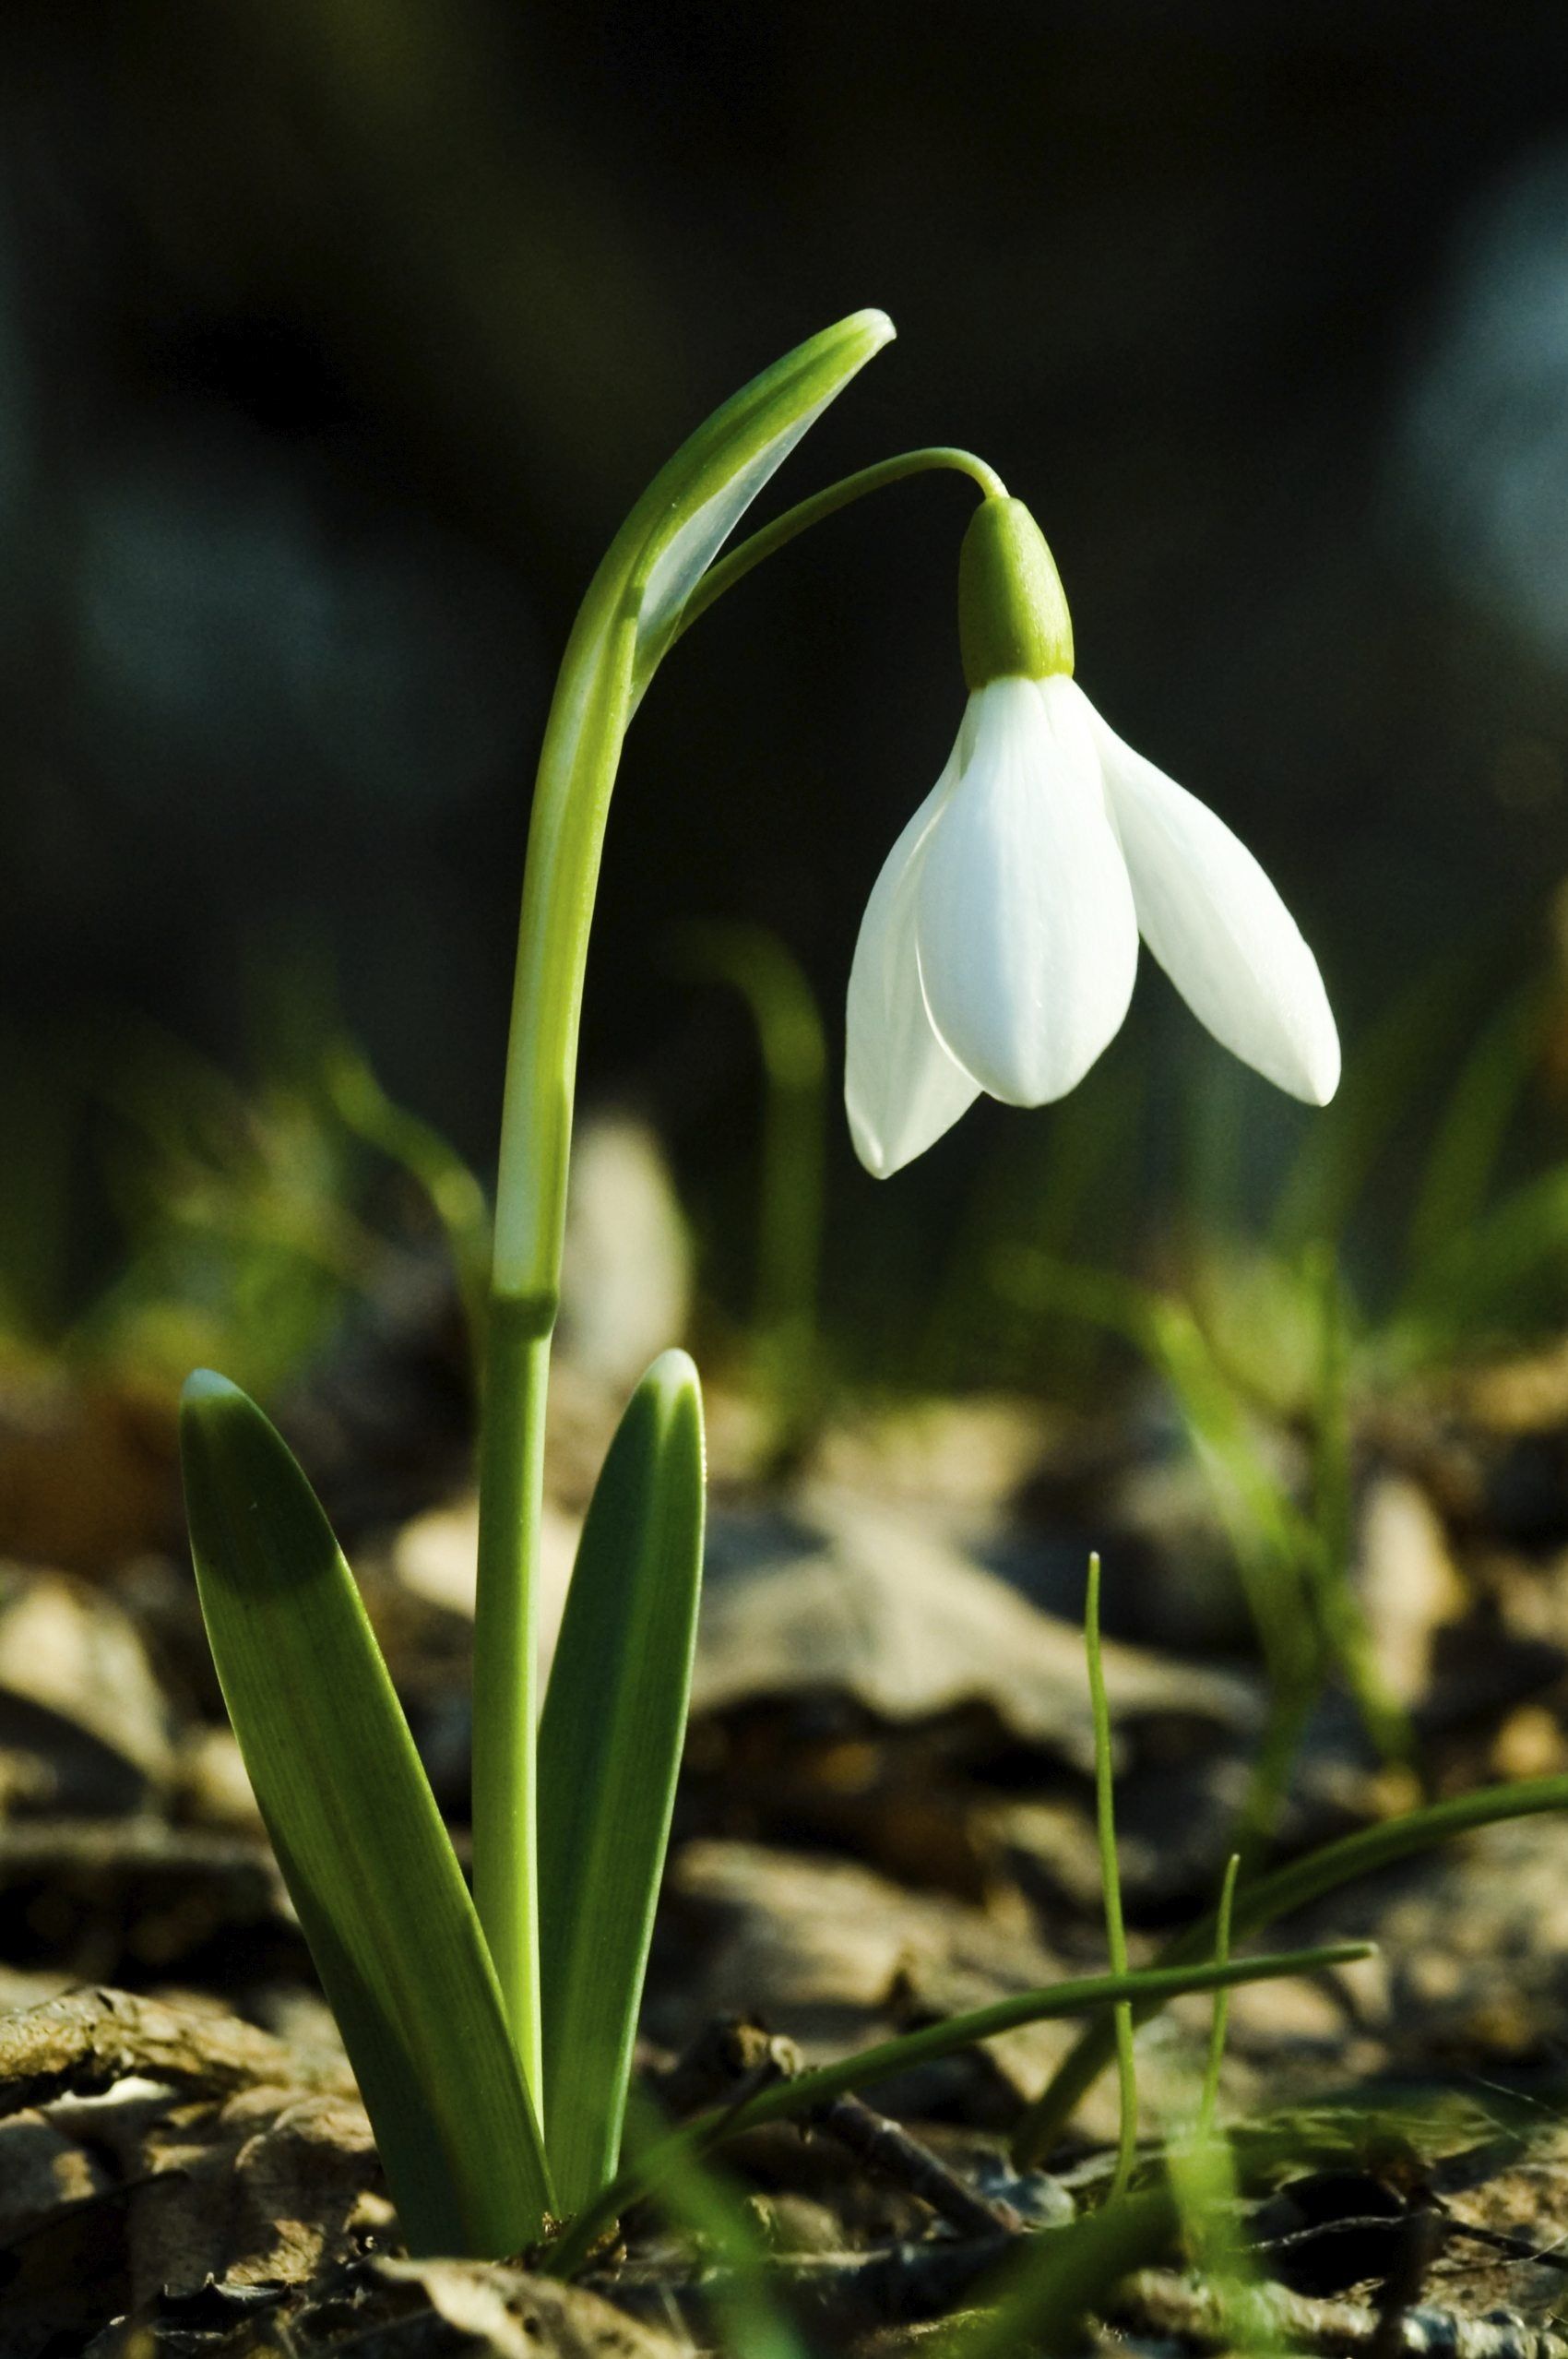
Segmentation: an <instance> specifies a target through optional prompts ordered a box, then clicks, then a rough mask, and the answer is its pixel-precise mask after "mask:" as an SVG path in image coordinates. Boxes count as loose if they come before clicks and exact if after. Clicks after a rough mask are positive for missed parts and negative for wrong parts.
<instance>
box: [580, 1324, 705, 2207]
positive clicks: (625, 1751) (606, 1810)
mask: <svg viewBox="0 0 1568 2359" xmlns="http://www.w3.org/2000/svg"><path fill="white" fill-rule="evenodd" d="M702 1528H703V1432H702V1396H701V1392H700V1390H699V1388H698V1384H697V1372H696V1370H695V1367H694V1366H693V1365H692V1363H691V1362H690V1360H689V1359H688V1358H687V1357H686V1355H685V1353H684V1352H665V1353H664V1354H663V1356H662V1358H660V1359H658V1360H656V1361H655V1362H654V1364H653V1365H652V1367H651V1368H650V1369H649V1370H648V1372H647V1376H644V1378H643V1380H642V1382H641V1384H640V1385H639V1386H638V1387H637V1389H636V1392H635V1393H634V1394H633V1396H632V1399H631V1401H630V1403H629V1404H628V1407H627V1410H626V1413H625V1415H624V1417H623V1418H622V1420H621V1424H620V1428H619V1431H618V1432H617V1434H616V1436H615V1439H614V1441H613V1442H612V1444H611V1447H610V1454H609V1456H608V1457H607V1458H606V1459H605V1461H604V1467H603V1471H602V1472H601V1473H600V1478H599V1483H598V1486H597V1488H596V1489H595V1492H594V1495H593V1502H592V1505H591V1506H590V1507H589V1508H588V1520H587V1522H586V1524H585V1525H584V1527H583V1536H582V1541H581V1543H580V1544H579V1546H578V1549H577V1561H576V1569H575V1570H574V1572H573V1575H572V1586H571V1589H570V1591H569V1592H568V1595H567V1599H566V1612H565V1617H564V1621H563V1623H562V1626H561V1636H560V1638H559V1640H558V1642H557V1645H556V1650H555V1661H554V1663H553V1666H552V1671H551V1674H550V1689H549V1693H548V1695H547V1697H546V1698H545V1705H544V1715H543V1718H542V1720H541V1722H540V1748H539V1793H540V1838H539V1841H540V1853H539V1861H540V1976H541V1980H542V1985H543V2003H544V2056H545V2065H544V2080H545V2087H546V2089H547V2090H550V2091H553V2092H554V2094H553V2096H552V2101H551V2103H550V2105H549V2107H548V2116H549V2118H548V2139H549V2147H550V2162H551V2169H552V2174H553V2175H554V2179H555V2184H556V2186H557V2188H558V2190H559V2194H560V2200H561V2204H562V2208H563V2209H564V2210H567V2211H573V2210H576V2209H577V2208H578V2207H579V2206H580V2205H582V2204H584V2203H586V2202H588V2199H589V2198H591V2197H592V2196H594V2195H596V2194H597V2193H598V2192H599V2190H600V2187H602V2186H603V2185H604V2184H605V2181H606V2180H607V2179H609V2178H610V2177H611V2176H612V2174H613V2173H614V2169H615V2164H616V2159H617V2156H618V2154H619V2151H620V2145H621V2125H622V2120H623V2117H624V2112H625V2104H626V2082H627V2079H628V2076H629V2074H630V2072H631V2067H632V2043H633V2041H634V2039H635V2037H636V2028H637V2010H638V2008H639V2006H640V2004H641V1999H642V1984H643V1973H644V1971H645V1969H646V1967H647V1951H648V1943H649V1941H650V1939H651V1937H652V1934H653V1912H654V1907H655V1904H656V1902H657V1900H658V1898H659V1876H660V1875H661V1873H662V1871H663V1866H664V1849H665V1844H666V1842H667V1841H668V1839H669V1833H670V1814H671V1808H672V1806H673V1804H674V1798H675V1779H676V1775H677V1772H678V1771H679V1769H680V1766H681V1745H682V1740H683V1735H684V1733H685V1725H686V1702H687V1698H688V1696H689V1694H690V1691H691V1677H692V1653H693V1649H694V1646H695V1639H696V1617H697V1593H698V1590H699V1587H700V1583H701V1579H702Z"/></svg>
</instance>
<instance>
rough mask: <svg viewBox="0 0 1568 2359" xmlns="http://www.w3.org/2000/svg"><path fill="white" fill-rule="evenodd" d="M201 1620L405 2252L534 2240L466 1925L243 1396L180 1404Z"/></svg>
mask: <svg viewBox="0 0 1568 2359" xmlns="http://www.w3.org/2000/svg"><path fill="white" fill-rule="evenodd" d="M182 1445H183V1454H184V1477H185V1497H186V1504H187V1507H188V1511H189V1515H190V1525H191V1543H192V1550H193V1554H194V1555H195V1559H196V1582H197V1587H198V1589H199V1591H200V1594H201V1607H202V1613H203V1615H204V1617H205V1619H206V1623H207V1628H208V1637H209V1638H210V1640H211V1644H212V1652H213V1659H214V1661H215V1662H216V1664H217V1666H218V1675H219V1679H220V1683H221V1685H222V1689H223V1698H224V1701H225V1702H226V1704H227V1705H228V1707H229V1715H230V1718H231V1720H232V1722H233V1725H234V1733H235V1734H236V1736H237V1737H238V1738H239V1742H240V1750H241V1752H242V1754H243V1755H244V1762H245V1767H246V1769H247V1770H248V1771H249V1774H250V1779H251V1783H252V1785H253V1786H254V1787H255V1794H256V1799H257V1801H258V1802H259V1804H260V1805H261V1809H262V1814H263V1816H264V1817H265V1818H266V1820H267V1830H268V1832H269V1833H270V1835H271V1837H272V1841H273V1845H274V1848H275V1849H276V1851H277V1853H278V1858H279V1865H280V1866H281V1867H282V1870H283V1874H284V1876H285V1878H286V1880H287V1882H288V1886H289V1890H290V1893H291V1897H292V1899H293V1902H294V1906H295V1908H296V1909H297V1910H298V1912H299V1917H300V1923H301V1924H302V1926H303V1929H304V1934H305V1938H306V1939H307V1941H308V1942H309V1944H310V1947H311V1954H312V1956H313V1957H314V1958H315V1963H316V1969H317V1972H319V1973H320V1976H321V1980H322V1984H323V1987H324V1988H325V1990H326V1992H327V1999H328V2002H329V2003H330V2005H331V2008H332V2011H333V2013H334V2015H335V2016H336V2018H337V2020H338V2026H339V2031H341V2033H342V2035H343V2043H344V2045H345V2047H346V2048H347V2050H348V2052H349V2058H350V2063H351V2064H352V2066H353V2067H354V2072H355V2076H356V2078H357V2079H358V2080H359V2084H360V2088H361V2091H362V2094H363V2097H364V2101H365V2106H366V2110H367V2111H368V2113H369V2115H370V2117H371V2122H372V2125H373V2127H374V2131H375V2138H376V2144H377V2146H378V2148H379V2150H380V2152H381V2158H382V2162H383V2163H384V2164H385V2166H386V2177H387V2183H388V2185H389V2186H390V2187H391V2190H392V2195H393V2199H394V2201H395V2202H396V2204H397V2206H398V2217H399V2220H400V2222H401V2225H402V2229H403V2234H404V2235H405V2237H406V2239H407V2240H408V2243H409V2245H410V2249H411V2250H413V2251H414V2252H416V2253H440V2252H448V2253H472V2254H477V2255H488V2256H494V2255H496V2254H500V2253H505V2252H512V2251H517V2250H519V2249H521V2247H522V2246H525V2245H527V2244H529V2242H530V2241H531V2240H532V2239H533V2238H534V2237H535V2236H537V2235H538V2234H539V2232H540V2227H541V2225H542V2224H543V2221H544V2217H545V2214H546V2211H547V2210H548V2209H549V2208H550V2203H551V2191H550V2184H549V2175H548V2172H547V2170H546V2167H545V2162H544V2156H543V2152H542V2150H541V2147H540V2139H539V2133H538V2129H537V2127H536V2126H535V2123H534V2118H533V2114H532V2110H531V2107H530V2105H529V2097H528V2092H527V2090H526V2089H525V2087H524V2085H523V2081H522V2077H521V2075H520V2073H519V2071H518V2067H517V2057H516V2055H515V2053H514V2051H513V2048H512V2043H511V2041H510V2039H509V2038H508V2036H507V2032H506V2027H505V2020H504V2018H503V2015H502V2011H501V2002H500V1995H499V1993H498V1991H497V1988H496V1984H495V1975H494V1972H493V1968H492V1965H491V1961H490V1958H489V1955H488V1953H487V1952H486V1949H485V1947H484V1943H483V1940H482V1938H481V1934H480V1929H479V1923H478V1920H477V1918H476V1917H475V1915H474V1911H473V1906H472V1903H471V1901H470V1900H469V1895H468V1891H467V1888H466V1887H465V1885H464V1883H463V1878H462V1874H461V1871H460V1869H459V1868H458V1865H457V1859H456V1857H455V1856H454V1853H453V1851H452V1846H451V1843H450V1841H449V1840H448V1838H447V1835H446V1830H445V1827H444V1826H443V1824H442V1821H441V1817H440V1813H439V1812H438V1811H437V1809H436V1806H435V1801H434V1796H433V1795H432V1793H431V1791H430V1787H429V1784H428V1782H427V1781H426V1779H425V1775H424V1771H423V1769H422V1768H421V1766H420V1761H419V1757H418V1755H417V1754H416V1753H415V1751H414V1746H413V1740H412V1738H411V1737H410V1734H409V1729H408V1723H407V1722H406V1721H405V1720H404V1718H403V1713H402V1709H401V1707H400V1706H399V1704H398V1699H397V1698H396V1696H395V1695H394V1693H393V1690H392V1684H391V1681H390V1680H389V1679H388V1677H387V1675H386V1665H385V1664H384V1662H382V1659H381V1653H380V1650H379V1649H378V1648H377V1646H376V1643H375V1640H374V1636H373V1635H372V1632H371V1628H370V1625H369V1622H368V1621H367V1619H366V1617H365V1612H364V1607H363V1605H362V1602H361V1600H360V1595H359V1591H358V1590H357V1589H356V1587H355V1585H354V1580H353V1576H352V1575H351V1574H350V1571H349V1568H348V1566H347V1565H346V1564H345V1563H344V1561H343V1558H342V1555H341V1554H340V1552H339V1548H338V1544H337V1543H336V1541H335V1540H334V1538H333V1536H332V1531H331V1529H330V1527H329V1525H328V1524H327V1519H326V1517H325V1516H324V1515H323V1514H322V1511H321V1509H320V1507H318V1505H317V1504H316V1500H315V1495H314V1494H313V1493H312V1491H311V1488H310V1486H309V1484H308V1483H307V1482H306V1481H305V1478H304V1476H303V1474H302V1473H301V1471H300V1470H299V1468H298V1466H297V1465H296V1464H295V1463H294V1460H293V1459H292V1458H291V1456H290V1453H289V1451H288V1449H287V1448H285V1446H284V1444H283V1442H282V1441H281V1440H280V1438H279V1436H278V1435H277V1433H276V1432H275V1431H274V1430H273V1428H272V1426H271V1425H270V1424H268V1423H267V1419H266V1418H265V1417H264V1416H263V1415H262V1413H261V1412H260V1411H259V1410H258V1409H257V1408H256V1407H255V1404H254V1403H253V1402H252V1401H250V1400H247V1398H246V1397H245V1395H244V1393H242V1392H240V1391H239V1390H238V1389H237V1388H235V1387H234V1386H232V1385H231V1384H228V1383H226V1382H225V1381H224V1379H223V1378H222V1377H221V1376H211V1375H208V1374H207V1373H206V1372H203V1373H201V1374H199V1375H196V1376H193V1377H192V1378H191V1379H190V1382H189V1383H188V1384H187V1386H186V1388H185V1395H184V1407H183V1412H182Z"/></svg>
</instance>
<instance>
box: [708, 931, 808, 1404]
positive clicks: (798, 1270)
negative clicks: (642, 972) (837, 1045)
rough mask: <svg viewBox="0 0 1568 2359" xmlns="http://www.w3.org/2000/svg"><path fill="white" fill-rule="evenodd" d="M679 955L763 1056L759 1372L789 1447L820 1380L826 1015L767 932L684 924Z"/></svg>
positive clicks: (755, 1369) (756, 1313)
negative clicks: (721, 993)
mask: <svg viewBox="0 0 1568 2359" xmlns="http://www.w3.org/2000/svg"><path fill="white" fill-rule="evenodd" d="M676 950H677V954H678V956H679V958H680V960H681V963H682V964H683V966H684V967H685V968H687V969H688V971H690V972H691V973H692V974H694V975H695V976H699V977H711V978H712V980H714V981H715V982H719V983H729V984H730V985H731V988H732V989H733V990H735V991H737V992H739V993H740V995H741V996H742V998H743V999H744V1001H745V1003H746V1007H747V1008H748V1010H749V1012H750V1015H751V1018H752V1021H753V1023H754V1026H755V1029H756V1037H757V1045H758V1047H759V1049H760V1051H761V1053H762V1066H763V1079H764V1090H765V1096H764V1104H763V1123H762V1143H761V1153H760V1159H759V1160H760V1170H759V1173H758V1188H757V1239H756V1293H755V1302H754V1310H753V1315H752V1338H753V1352H752V1357H753V1365H752V1377H753V1382H754V1386H755V1388H756V1390H757V1392H758V1394H759V1396H760V1398H761V1399H762V1400H764V1401H765V1402H766V1403H767V1404H769V1405H770V1407H771V1408H772V1410H773V1412H774V1415H775V1417H776V1419H777V1422H778V1439H779V1446H780V1449H781V1450H788V1448H790V1445H791V1444H792V1443H793V1442H794V1441H795V1440H797V1439H798V1438H799V1436H800V1435H801V1433H802V1429H803V1427H804V1426H805V1424H807V1423H808V1422H809V1419H810V1416H811V1412H812V1411H813V1408H814V1405H815V1402H816V1399H817V1394H818V1386H819V1382H820V1377H821V1365H820V1362H821V1338H820V1335H819V1332H818V1323H817V1322H818V1310H819V1303H818V1295H819V1292H820V1286H821V1275H822V1233H823V1209H824V1205H823V1197H824V1176H825V1166H826V1144H827V1042H826V1038H825V1036H824V1033H823V1026H822V1016H821V1012H820V1010H819V1009H818V1007H817V1004H816V1001H815V998H814V995H813V993H812V988H811V985H810V983H808V982H807V980H806V976H805V974H804V972H803V971H802V968H801V966H800V964H799V962H798V961H797V960H796V959H794V958H793V957H792V956H791V955H790V951H789V950H788V949H787V948H786V947H785V945H784V944H783V943H782V942H781V941H780V940H779V938H778V935H776V934H771V933H769V932H768V930H767V929H766V927H765V926H760V925H740V924H731V925H719V924H696V923H693V924H688V925H683V927H682V928H681V930H680V932H679V934H678V935H677V937H676Z"/></svg>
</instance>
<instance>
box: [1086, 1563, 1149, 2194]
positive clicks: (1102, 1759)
mask: <svg viewBox="0 0 1568 2359" xmlns="http://www.w3.org/2000/svg"><path fill="white" fill-rule="evenodd" d="M1084 1652H1085V1654H1086V1655H1087V1661H1088V1676H1089V1710H1090V1712H1091V1714H1092V1716H1093V1720H1094V1794H1095V1825H1096V1830H1097V1832H1098V1834H1099V1880H1100V1888H1101V1890H1102V1892H1103V1895H1104V1900H1105V1947H1106V1954H1107V1955H1108V1957H1109V1958H1110V1960H1111V1972H1112V1973H1113V1974H1124V1973H1125V1972H1127V1934H1126V1927H1125V1924H1124V1923H1123V1915H1122V1872H1121V1868H1120V1866H1119V1865H1118V1863H1117V1858H1116V1815H1115V1798H1114V1795H1113V1793H1112V1773H1111V1707H1110V1705H1109V1704H1108V1702H1107V1701H1106V1695H1105V1667H1104V1663H1103V1662H1102V1660H1101V1655H1100V1645H1099V1556H1098V1555H1093V1556H1091V1557H1090V1558H1089V1582H1088V1594H1087V1599H1086V1601H1085V1604H1084ZM1111 2022H1112V2024H1113V2026H1114V2029H1115V2033H1116V2077H1117V2084H1118V2093H1119V2096H1120V2101H1121V2127H1120V2133H1119V2136H1118V2139H1117V2146H1116V2175H1115V2177H1114V2179H1113V2180H1112V2182H1111V2195H1112V2197H1113V2198H1114V2197H1116V2196H1119V2195H1121V2194H1123V2192H1124V2190H1125V2188H1126V2186H1127V2182H1128V2180H1129V2179H1130V2178H1131V2176H1132V2173H1133V2162H1134V2156H1135V2154H1136V2151H1137V2144H1138V2071H1137V2063H1136V2059H1135V2058H1134V2054H1133V2010H1132V2008H1131V2007H1130V2006H1129V2005H1128V2004H1127V2002H1126V2001H1125V2000H1123V2002H1122V2004H1121V2005H1120V2006H1119V2007H1116V2008H1113V2009H1112V2010H1111Z"/></svg>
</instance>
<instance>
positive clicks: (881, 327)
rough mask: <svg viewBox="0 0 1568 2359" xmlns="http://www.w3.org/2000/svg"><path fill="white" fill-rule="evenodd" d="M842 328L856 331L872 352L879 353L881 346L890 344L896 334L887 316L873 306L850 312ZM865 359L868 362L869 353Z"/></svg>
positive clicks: (875, 305) (869, 305)
mask: <svg viewBox="0 0 1568 2359" xmlns="http://www.w3.org/2000/svg"><path fill="white" fill-rule="evenodd" d="M844 326H845V327H846V328H856V329H858V330H859V332H860V334H861V336H863V337H864V338H865V340H866V342H867V343H868V344H869V345H870V347H871V351H872V352H880V351H881V350H882V348H883V346H884V345H885V344H891V343H892V341H893V340H894V338H895V337H896V336H897V333H898V330H897V328H895V327H894V325H893V322H892V321H891V320H890V319H889V318H888V316H887V314H886V313H885V311H883V310H882V309H880V307H879V306H878V305H877V304H868V305H867V307H866V309H865V310H864V311H852V312H851V313H850V314H849V318H848V319H846V320H845V322H844ZM866 357H867V359H868V360H869V359H870V357H871V353H870V352H868V353H867V355H866Z"/></svg>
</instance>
